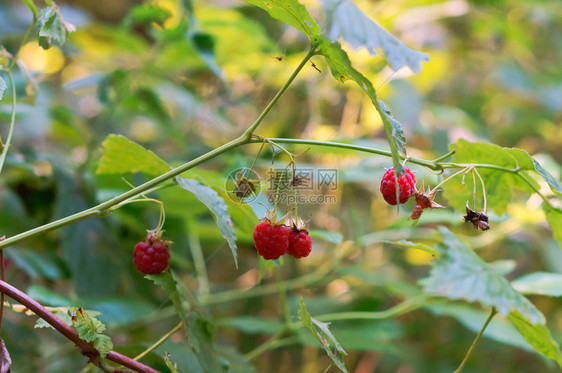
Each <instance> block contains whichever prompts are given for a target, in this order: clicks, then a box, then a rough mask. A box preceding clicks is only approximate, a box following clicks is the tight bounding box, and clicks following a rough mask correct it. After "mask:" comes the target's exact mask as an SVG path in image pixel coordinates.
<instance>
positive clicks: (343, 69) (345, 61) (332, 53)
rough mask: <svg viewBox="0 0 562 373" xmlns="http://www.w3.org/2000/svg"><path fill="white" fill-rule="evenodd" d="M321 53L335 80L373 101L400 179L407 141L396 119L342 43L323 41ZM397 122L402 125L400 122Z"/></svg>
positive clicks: (397, 191) (402, 172)
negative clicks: (401, 151)
mask: <svg viewBox="0 0 562 373" xmlns="http://www.w3.org/2000/svg"><path fill="white" fill-rule="evenodd" d="M320 53H321V54H322V55H323V56H324V57H325V58H326V63H327V64H328V66H329V67H330V71H331V72H332V75H333V76H334V78H336V79H337V80H339V81H341V82H342V83H343V82H344V81H345V80H346V79H351V80H353V81H354V82H355V83H357V84H358V85H359V87H361V89H363V90H364V91H365V92H366V93H367V95H368V96H369V98H370V99H371V102H372V103H373V105H375V108H376V109H377V111H378V112H379V115H380V116H381V119H382V122H383V124H384V130H385V132H386V137H387V138H388V144H389V146H390V151H391V153H392V164H393V166H394V169H395V170H398V172H396V173H395V175H396V178H398V177H399V175H403V174H404V167H402V165H401V164H400V155H399V154H398V149H399V148H400V147H401V148H403V147H404V142H405V140H404V139H403V133H402V130H401V129H400V130H398V129H397V128H395V124H394V123H393V122H391V121H390V120H391V119H392V120H394V119H393V117H392V116H391V115H390V111H389V110H388V108H387V107H386V106H385V105H384V103H383V102H382V101H378V100H377V94H376V92H375V89H374V88H373V85H372V84H371V82H370V81H369V79H367V78H365V77H364V76H363V74H361V73H360V72H359V71H357V70H355V69H354V68H353V66H352V65H351V61H350V60H349V57H348V56H347V53H345V51H344V50H343V49H342V47H341V45H340V43H338V42H331V41H330V40H328V39H322V41H321V43H320ZM381 104H382V106H381ZM395 122H396V123H397V124H398V125H400V123H399V122H397V121H395ZM399 127H401V126H399ZM397 141H399V142H400V144H398V143H397ZM396 193H399V190H398V188H396Z"/></svg>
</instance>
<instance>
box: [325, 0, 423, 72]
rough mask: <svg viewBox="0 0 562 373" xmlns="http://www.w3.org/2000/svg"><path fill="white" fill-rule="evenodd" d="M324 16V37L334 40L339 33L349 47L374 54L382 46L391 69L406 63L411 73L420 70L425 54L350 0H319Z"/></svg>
mask: <svg viewBox="0 0 562 373" xmlns="http://www.w3.org/2000/svg"><path fill="white" fill-rule="evenodd" d="M323 4H324V6H323V7H324V9H325V11H326V13H327V19H328V27H327V29H328V31H327V34H328V37H329V38H330V39H331V40H333V41H337V40H338V39H339V38H340V37H342V38H343V39H344V40H345V41H347V42H348V43H349V44H351V46H352V47H353V48H356V49H357V48H361V47H364V48H366V49H367V51H369V53H370V54H372V55H376V54H378V51H379V50H381V49H382V50H383V52H384V56H385V57H386V60H387V61H388V63H389V64H390V66H391V67H392V69H393V70H394V71H398V70H400V68H402V67H403V66H408V67H410V69H411V70H412V71H413V72H414V73H419V72H420V71H421V62H422V61H429V56H428V55H427V54H425V53H421V52H418V51H416V50H414V49H412V48H410V47H408V46H407V45H405V44H404V43H402V42H401V41H400V40H398V39H397V38H396V37H395V36H393V35H391V34H390V33H388V32H387V31H386V30H385V29H383V28H382V27H381V26H379V25H378V24H377V23H375V22H374V21H373V20H371V19H370V18H369V17H368V16H367V15H365V13H363V12H362V11H361V10H360V9H359V8H357V6H355V4H354V3H353V1H351V0H323Z"/></svg>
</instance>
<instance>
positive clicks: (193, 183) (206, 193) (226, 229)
mask: <svg viewBox="0 0 562 373" xmlns="http://www.w3.org/2000/svg"><path fill="white" fill-rule="evenodd" d="M176 180H177V181H178V183H179V184H180V186H181V187H182V188H183V189H185V190H188V191H190V192H191V193H193V194H194V195H195V197H197V199H198V200H199V201H201V202H202V203H203V204H204V205H205V206H207V208H208V209H209V210H211V212H212V213H213V215H214V216H215V218H216V220H217V224H218V226H219V230H220V232H221V234H222V236H223V237H224V238H225V239H226V241H227V242H228V246H230V250H231V252H232V256H233V257H234V263H235V264H236V267H237V268H238V254H237V252H236V250H237V247H236V233H235V232H234V228H233V223H232V220H231V219H230V214H229V213H228V207H227V205H226V203H225V202H224V199H223V198H222V197H221V196H219V195H218V193H217V192H216V191H215V190H213V189H211V188H209V187H208V186H205V185H203V184H201V183H200V182H198V181H197V180H192V179H184V178H182V177H180V176H178V177H177V178H176Z"/></svg>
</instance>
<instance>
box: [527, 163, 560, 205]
mask: <svg viewBox="0 0 562 373" xmlns="http://www.w3.org/2000/svg"><path fill="white" fill-rule="evenodd" d="M533 164H534V165H535V169H536V170H537V172H538V173H539V174H541V176H542V177H543V179H544V180H545V181H546V182H547V183H548V186H549V187H550V189H551V190H552V191H553V192H554V193H556V194H558V195H560V196H562V185H560V182H559V181H558V180H556V179H555V178H554V176H552V174H551V173H550V172H548V171H547V170H546V169H544V168H543V166H541V164H540V163H539V162H537V160H536V159H534V158H533Z"/></svg>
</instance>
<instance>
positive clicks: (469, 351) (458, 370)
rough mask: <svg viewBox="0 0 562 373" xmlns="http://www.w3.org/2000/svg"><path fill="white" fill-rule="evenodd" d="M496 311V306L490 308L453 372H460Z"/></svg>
mask: <svg viewBox="0 0 562 373" xmlns="http://www.w3.org/2000/svg"><path fill="white" fill-rule="evenodd" d="M496 313H497V311H496V308H492V312H490V316H489V317H488V319H487V320H486V322H485V323H484V326H483V327H482V329H481V330H480V333H478V335H477V336H476V338H475V339H474V341H473V342H472V344H471V345H470V348H469V349H468V351H467V352H466V355H465V356H464V359H462V362H461V365H459V367H458V368H457V370H455V371H454V372H453V373H461V372H462V370H463V368H464V365H465V364H466V362H467V361H468V358H469V357H470V355H471V354H472V351H474V348H475V347H476V345H477V344H478V341H479V340H480V338H481V337H482V334H484V331H485V330H486V328H487V327H488V324H489V323H490V321H492V319H493V318H494V315H495V314H496Z"/></svg>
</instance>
